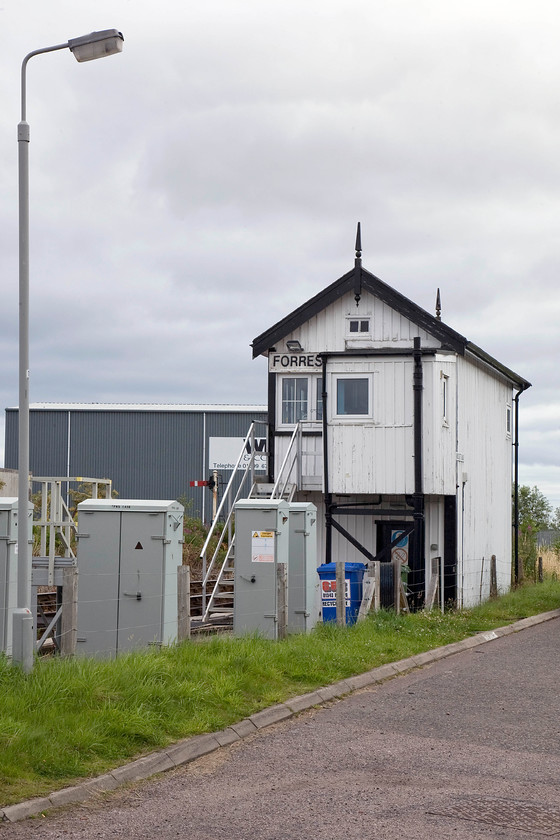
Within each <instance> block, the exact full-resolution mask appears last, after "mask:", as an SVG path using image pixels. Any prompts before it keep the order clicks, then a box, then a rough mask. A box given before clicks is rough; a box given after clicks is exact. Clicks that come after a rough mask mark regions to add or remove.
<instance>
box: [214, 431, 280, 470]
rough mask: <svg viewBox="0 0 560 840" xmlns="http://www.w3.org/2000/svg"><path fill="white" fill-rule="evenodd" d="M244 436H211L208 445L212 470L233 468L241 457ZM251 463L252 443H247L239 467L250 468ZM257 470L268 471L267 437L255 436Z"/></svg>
mask: <svg viewBox="0 0 560 840" xmlns="http://www.w3.org/2000/svg"><path fill="white" fill-rule="evenodd" d="M243 441H244V438H236V437H211V438H210V439H209V446H208V468H209V469H210V470H233V469H234V468H235V465H236V463H237V459H238V458H239V453H240V452H241V447H242V446H243ZM250 463H251V444H250V443H247V445H246V447H245V452H244V454H243V458H242V459H241V463H240V464H239V468H240V469H242V470H247V469H249V466H250ZM255 470H256V471H257V472H266V470H267V454H266V438H255Z"/></svg>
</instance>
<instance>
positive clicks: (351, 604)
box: [317, 563, 366, 624]
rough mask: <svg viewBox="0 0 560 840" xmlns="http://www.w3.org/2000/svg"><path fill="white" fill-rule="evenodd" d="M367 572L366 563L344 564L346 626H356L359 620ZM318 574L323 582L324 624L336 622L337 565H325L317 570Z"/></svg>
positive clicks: (322, 607)
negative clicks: (364, 579) (365, 573)
mask: <svg viewBox="0 0 560 840" xmlns="http://www.w3.org/2000/svg"><path fill="white" fill-rule="evenodd" d="M365 570H366V564H365V563H345V564H344V583H345V590H346V592H345V601H346V624H354V623H355V622H356V619H357V618H358V611H359V609H360V604H361V603H362V581H363V578H364V572H365ZM317 574H318V575H319V580H320V582H321V584H320V586H321V610H322V613H323V622H326V621H336V563H323V564H322V565H321V566H319V567H318V568H317Z"/></svg>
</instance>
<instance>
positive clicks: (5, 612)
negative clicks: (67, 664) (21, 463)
mask: <svg viewBox="0 0 560 840" xmlns="http://www.w3.org/2000/svg"><path fill="white" fill-rule="evenodd" d="M28 505H29V507H28V512H27V528H28V540H29V542H31V541H32V539H33V504H32V503H31V502H28ZM17 536H18V500H17V498H13V497H6V498H3V499H0V651H3V652H4V653H5V654H7V655H8V656H10V655H11V653H12V613H13V611H14V610H15V608H16V607H17V573H18V569H17V560H18V557H17Z"/></svg>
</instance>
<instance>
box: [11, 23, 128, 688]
mask: <svg viewBox="0 0 560 840" xmlns="http://www.w3.org/2000/svg"><path fill="white" fill-rule="evenodd" d="M123 40H124V38H123V36H122V34H121V33H120V32H119V31H118V30H116V29H105V30H103V31H101V32H91V33H90V34H89V35H83V36H81V37H80V38H71V39H70V40H69V41H67V42H66V43H65V44H57V45H56V46H54V47H44V48H43V49H40V50H33V52H30V53H29V54H28V55H26V56H25V58H24V59H23V63H22V65H21V120H20V122H19V124H18V132H17V133H18V172H19V418H18V420H19V427H18V535H17V553H18V561H17V609H15V610H14V613H13V634H12V660H13V662H15V663H18V664H19V665H21V666H22V667H23V669H24V671H26V672H29V671H31V669H32V668H33V653H34V648H35V645H34V641H33V618H32V615H31V610H30V604H31V553H30V550H29V542H28V536H27V534H28V524H27V519H28V512H27V502H28V499H29V124H28V123H27V120H26V117H27V113H26V111H27V101H26V100H27V94H26V72H27V63H28V61H29V59H30V58H32V57H33V56H34V55H40V54H41V53H46V52H54V51H55V50H64V49H69V50H70V51H71V52H72V53H73V54H74V57H75V58H76V60H77V61H80V62H82V61H92V60H93V59H96V58H103V57H104V56H106V55H114V54H115V53H118V52H121V51H122V45H123Z"/></svg>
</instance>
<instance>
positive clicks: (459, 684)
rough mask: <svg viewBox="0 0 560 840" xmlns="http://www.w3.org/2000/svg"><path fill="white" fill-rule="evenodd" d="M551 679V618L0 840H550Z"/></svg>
mask: <svg viewBox="0 0 560 840" xmlns="http://www.w3.org/2000/svg"><path fill="white" fill-rule="evenodd" d="M559 677H560V618H555V619H553V620H550V621H546V622H545V623H542V624H539V625H537V626H534V627H530V628H529V629H525V630H523V631H521V632H518V633H513V634H511V635H508V636H504V637H502V638H498V639H496V640H494V641H491V642H488V643H485V644H483V645H480V646H479V647H474V648H471V649H470V650H467V651H464V652H461V653H459V654H455V655H454V656H451V657H450V658H448V659H444V660H441V661H439V662H436V663H434V664H432V665H429V666H426V667H424V668H422V669H419V670H416V671H414V672H412V673H409V674H407V675H405V676H399V677H396V678H394V679H391V680H389V681H388V682H386V683H383V684H381V685H377V686H374V687H371V688H367V689H363V690H361V691H358V692H356V693H354V694H353V695H351V696H349V697H346V698H344V699H342V700H338V701H336V702H331V703H330V704H328V705H327V706H326V707H324V708H321V709H314V710H311V711H306V712H303V713H302V714H300V715H299V716H297V717H295V718H293V719H291V720H287V721H284V722H282V723H279V724H275V725H274V726H272V727H269V728H267V729H266V730H262V731H260V732H258V733H256V734H255V735H251V736H250V737H249V738H248V739H246V740H244V741H239V742H237V743H235V744H232V745H231V746H228V747H222V748H221V749H219V750H217V751H216V752H213V753H212V754H210V755H207V756H204V757H203V758H199V759H197V760H196V761H194V762H193V763H191V764H189V765H186V766H185V767H182V768H179V769H177V770H174V771H171V772H170V773H168V774H164V775H163V776H161V777H160V778H158V779H155V780H151V781H148V782H142V783H139V784H137V785H135V786H134V788H132V789H128V790H124V791H123V790H121V791H119V792H116V793H112V794H109V795H106V796H105V798H103V799H101V800H99V799H97V800H95V801H94V802H90V803H88V804H85V805H79V806H74V807H73V808H71V809H68V810H66V811H59V812H58V813H54V814H53V813H51V814H50V815H48V816H47V817H44V818H41V817H39V818H36V819H34V820H27V821H25V822H20V823H12V824H7V823H5V824H3V825H2V826H0V838H1V840H4V838H5V840H16V838H24V837H25V838H26V840H30V838H31V840H33V838H37V840H39V838H41V840H50V839H51V838H66V839H67V840H72V838H80V840H93V838H121V837H126V838H131V840H132V838H134V840H144V838H146V840H147V839H148V838H149V840H154V838H157V840H171V838H177V837H182V838H189V840H190V839H191V838H192V840H219V838H227V840H295V839H296V838H297V840H299V838H319V839H320V840H354V838H360V840H367V838H376V840H378V838H381V839H382V840H393V838H395V840H396V839H397V838H398V840H403V838H415V840H424V838H430V840H437V839H438V838H446V839H447V838H453V840H466V839H467V838H468V840H477V838H505V840H513V838H516V839H517V840H524V838H529V837H533V838H537V840H538V838H539V837H547V836H548V837H550V836H555V835H556V836H559V837H560V700H559V689H560V678H559Z"/></svg>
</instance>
